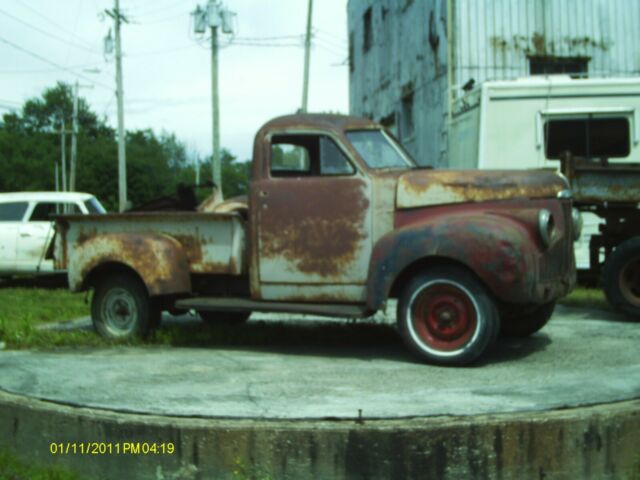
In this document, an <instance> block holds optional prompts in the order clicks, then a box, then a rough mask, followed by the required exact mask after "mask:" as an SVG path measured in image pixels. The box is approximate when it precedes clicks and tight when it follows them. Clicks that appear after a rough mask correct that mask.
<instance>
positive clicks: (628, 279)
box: [602, 237, 640, 318]
mask: <svg viewBox="0 0 640 480" xmlns="http://www.w3.org/2000/svg"><path fill="white" fill-rule="evenodd" d="M602 280H603V284H604V293H605V295H606V296H607V300H608V301H609V303H610V304H611V306H612V307H614V308H615V309H617V310H620V311H621V312H623V313H626V314H627V315H630V316H632V317H635V318H640V237H633V238H630V239H629V240H626V241H624V242H622V243H621V244H620V245H618V246H617V247H616V249H615V250H614V251H613V253H612V254H611V255H609V258H608V259H607V262H606V263H605V265H604V270H603V272H602Z"/></svg>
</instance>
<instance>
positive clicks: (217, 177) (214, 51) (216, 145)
mask: <svg viewBox="0 0 640 480" xmlns="http://www.w3.org/2000/svg"><path fill="white" fill-rule="evenodd" d="M212 5H215V8H216V9H217V8H218V5H217V4H216V2H215V0H210V1H209V8H210V9H211V6H212ZM218 23H219V22H212V21H211V20H210V21H209V24H210V25H211V110H212V112H213V122H212V125H213V132H212V133H213V158H212V160H213V183H214V184H215V186H216V187H217V188H218V190H219V191H220V195H222V172H221V170H222V168H221V165H220V107H219V104H218V100H219V98H218V26H217V24H218ZM221 198H222V197H221Z"/></svg>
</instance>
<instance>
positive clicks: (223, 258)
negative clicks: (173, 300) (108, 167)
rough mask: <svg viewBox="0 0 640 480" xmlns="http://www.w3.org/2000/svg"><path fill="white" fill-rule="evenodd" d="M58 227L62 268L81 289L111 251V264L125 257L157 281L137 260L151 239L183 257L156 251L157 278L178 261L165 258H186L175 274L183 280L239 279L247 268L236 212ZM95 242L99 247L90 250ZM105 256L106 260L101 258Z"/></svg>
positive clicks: (95, 219) (80, 221) (90, 219)
mask: <svg viewBox="0 0 640 480" xmlns="http://www.w3.org/2000/svg"><path fill="white" fill-rule="evenodd" d="M57 223H58V232H59V235H58V237H57V241H56V242H57V246H56V259H57V262H58V263H59V266H60V267H61V268H64V267H66V268H68V270H69V278H70V283H72V284H73V285H75V286H76V287H77V288H80V287H81V286H82V285H83V279H84V278H85V277H86V275H88V274H89V273H90V271H91V270H92V268H94V267H96V266H97V265H99V264H100V263H102V262H104V261H106V260H107V259H106V257H104V255H103V254H104V252H106V251H110V252H112V253H110V254H109V255H110V256H111V260H110V261H114V262H115V261H116V258H117V257H118V256H120V257H121V262H122V263H126V262H125V260H127V261H129V263H128V265H134V264H135V265H139V266H140V268H145V271H146V273H145V275H146V276H147V277H148V278H153V277H154V274H153V268H154V262H151V261H150V262H148V263H147V262H146V261H145V262H143V263H144V265H142V264H140V263H139V262H138V263H135V262H134V259H135V258H136V257H137V256H138V254H139V251H138V250H139V247H140V245H139V243H140V239H141V238H144V237H146V236H148V237H149V238H151V239H154V238H156V237H159V238H166V239H167V241H168V242H169V243H171V244H175V245H177V246H178V247H179V248H178V250H177V252H178V253H176V252H174V251H173V250H171V249H166V248H160V249H159V250H157V251H155V252H154V251H151V253H150V254H151V255H154V256H155V257H157V258H156V260H155V263H156V264H157V269H158V271H157V272H156V275H157V276H158V278H160V279H161V278H163V277H162V275H163V274H164V273H163V272H162V268H161V264H162V263H163V262H171V261H173V260H171V259H163V258H161V256H163V255H174V254H175V255H178V257H180V256H184V258H185V261H186V263H185V265H182V266H181V267H180V269H181V270H180V271H179V272H178V271H176V272H174V275H175V276H176V277H178V278H183V277H184V276H185V275H186V277H187V278H188V276H189V274H190V273H209V274H228V275H229V274H230V275H240V274H242V273H243V272H244V271H246V268H247V267H246V258H245V254H246V252H245V250H246V248H245V230H244V224H243V222H242V220H241V219H240V218H239V216H238V215H236V214H198V213H181V214H171V213H144V214H141V213H138V214H134V213H131V214H117V215H100V216H83V217H68V220H67V219H65V218H62V219H58V222H57ZM113 235H115V237H113ZM104 238H111V239H115V240H113V241H110V242H107V243H111V247H108V246H107V244H105V243H103V242H104ZM94 241H97V242H98V244H97V245H99V246H100V248H99V249H98V250H95V248H97V247H91V248H89V249H87V246H88V245H94V244H93V243H92V242H94ZM154 245H155V244H154ZM133 252H136V253H135V254H133ZM100 255H102V257H100V258H103V259H102V260H100V261H98V260H96V259H97V258H98V257H99V256H100ZM132 255H133V256H132ZM143 258H147V257H144V256H143ZM132 262H133V263H132ZM87 266H88V267H87ZM139 273H140V272H139ZM140 274H141V276H143V275H142V273H140ZM72 278H73V281H71V279H72ZM150 283H153V281H151V280H150ZM165 293H168V292H165Z"/></svg>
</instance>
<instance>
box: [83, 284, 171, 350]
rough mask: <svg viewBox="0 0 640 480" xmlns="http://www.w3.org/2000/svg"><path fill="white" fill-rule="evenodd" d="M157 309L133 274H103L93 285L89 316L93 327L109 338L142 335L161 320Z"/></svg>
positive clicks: (126, 337)
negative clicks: (105, 275)
mask: <svg viewBox="0 0 640 480" xmlns="http://www.w3.org/2000/svg"><path fill="white" fill-rule="evenodd" d="M160 313H161V312H160V309H159V308H158V307H157V306H156V304H155V302H153V301H152V300H151V299H150V298H149V295H148V294H147V289H146V287H145V286H144V284H143V283H142V282H141V281H140V280H139V279H138V278H136V277H135V276H134V275H131V274H127V273H117V274H112V275H109V276H107V277H105V278H104V279H103V280H101V281H100V282H99V283H98V284H97V285H96V288H95V293H94V295H93V300H92V302H91V319H92V320H93V326H94V327H95V329H96V331H97V332H98V333H99V334H100V335H101V336H103V337H105V338H109V339H128V338H132V337H136V336H138V337H144V336H146V335H147V334H148V333H149V332H150V331H151V329H152V328H153V327H154V326H156V325H158V324H159V323H160Z"/></svg>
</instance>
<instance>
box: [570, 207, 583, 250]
mask: <svg viewBox="0 0 640 480" xmlns="http://www.w3.org/2000/svg"><path fill="white" fill-rule="evenodd" d="M571 221H572V223H573V241H574V242H577V241H578V239H579V238H580V234H581V233H582V214H581V213H580V211H579V210H578V209H577V208H574V209H573V210H571Z"/></svg>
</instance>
